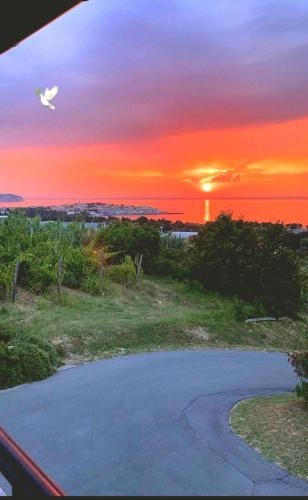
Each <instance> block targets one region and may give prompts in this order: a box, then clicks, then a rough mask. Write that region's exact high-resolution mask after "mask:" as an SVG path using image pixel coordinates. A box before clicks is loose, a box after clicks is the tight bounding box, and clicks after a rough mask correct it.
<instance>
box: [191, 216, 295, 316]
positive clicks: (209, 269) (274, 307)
mask: <svg viewBox="0 0 308 500" xmlns="http://www.w3.org/2000/svg"><path fill="white" fill-rule="evenodd" d="M286 232H287V231H286V229H285V228H284V227H283V226H282V225H279V224H277V225H275V224H257V223H253V222H245V221H243V220H232V216H231V214H229V213H222V214H220V215H219V217H218V218H217V219H216V220H215V221H214V222H210V223H207V224H205V225H204V227H203V229H201V231H200V232H199V234H198V236H197V237H196V238H195V239H194V241H193V259H192V260H193V264H192V270H193V271H192V272H193V275H194V277H195V278H196V279H198V280H200V281H201V282H202V283H203V286H204V287H205V288H206V289H208V290H213V291H217V292H220V293H223V294H227V295H237V296H238V297H239V298H241V299H244V300H247V301H252V302H254V301H256V300H257V301H259V302H260V303H262V304H263V305H264V306H265V308H266V310H267V311H268V312H269V313H272V314H275V315H282V314H287V315H294V314H296V312H297V311H298V310H299V308H300V306H301V301H302V292H303V283H302V278H301V274H300V265H299V259H298V257H297V255H296V253H295V251H294V250H292V249H291V248H290V246H291V244H290V240H289V237H288V233H287V234H285V233H286Z"/></svg>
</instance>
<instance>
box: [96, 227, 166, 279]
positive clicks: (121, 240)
mask: <svg viewBox="0 0 308 500" xmlns="http://www.w3.org/2000/svg"><path fill="white" fill-rule="evenodd" d="M102 239H104V242H105V244H106V245H108V247H110V249H111V251H112V252H118V255H116V256H115V257H114V262H115V264H118V263H121V260H122V259H123V256H124V255H129V256H130V257H131V258H132V259H135V257H136V255H143V261H142V267H143V269H144V271H145V272H153V270H155V258H156V257H157V256H158V254H159V248H160V234H159V231H158V229H156V228H154V227H152V226H151V225H149V224H141V225H140V224H136V223H131V222H126V221H125V222H114V223H112V224H110V225H109V226H108V228H107V229H106V230H104V232H103V233H102Z"/></svg>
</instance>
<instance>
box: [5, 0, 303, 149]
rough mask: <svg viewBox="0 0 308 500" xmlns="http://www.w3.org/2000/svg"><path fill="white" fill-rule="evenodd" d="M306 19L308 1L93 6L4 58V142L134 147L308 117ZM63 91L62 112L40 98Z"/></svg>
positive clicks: (179, 0) (171, 0)
mask: <svg viewBox="0 0 308 500" xmlns="http://www.w3.org/2000/svg"><path fill="white" fill-rule="evenodd" d="M282 1H283V8H282V7H281V4H282ZM235 4H236V7H235ZM307 20H308V3H307V2H303V1H302V0H292V1H291V0H289V1H287V0H271V1H268V0H266V1H265V0H262V1H261V0H232V2H230V1H229V0H227V1H226V0H208V1H207V2H202V1H200V0H168V1H165V0H131V1H130V2H129V3H128V2H126V1H125V0H115V1H114V2H101V1H96V2H92V1H91V2H84V3H83V4H81V6H79V7H77V8H76V9H73V10H72V11H70V12H68V13H67V14H66V15H64V16H63V17H61V18H60V19H59V20H57V21H55V22H54V23H51V24H50V25H48V26H47V27H45V28H44V29H42V30H40V31H39V32H38V33H36V34H35V35H34V36H32V37H30V38H28V39H27V40H26V41H25V42H23V43H22V44H20V45H19V46H18V47H16V48H14V49H13V50H12V51H10V52H8V53H6V54H4V55H2V56H1V58H0V110H1V122H0V146H2V147H8V146H9V145H13V146H14V145H19V146H27V145H29V146H33V145H44V146H45V145H48V146H58V145H74V144H90V143H97V142H105V143H106V142H110V143H112V142H119V141H123V142H125V141H135V140H140V139H146V138H153V137H161V136H165V135H169V134H176V133H181V132H192V131H197V130H213V129H224V128H230V127H231V128H232V127H243V126H247V125H252V124H266V123H271V122H282V121H285V120H290V119H295V118H298V117H302V116H305V115H308V66H307V64H306V61H307V58H308V29H307V26H308V24H307V22H306V21H307ZM289 28H290V29H289ZM54 84H56V85H58V86H59V88H60V91H59V94H58V96H57V98H56V99H57V109H56V111H55V113H53V114H52V113H50V112H49V110H46V109H44V108H43V107H42V106H40V103H39V101H38V99H37V97H36V96H35V94H34V90H35V88H36V87H44V86H51V85H54Z"/></svg>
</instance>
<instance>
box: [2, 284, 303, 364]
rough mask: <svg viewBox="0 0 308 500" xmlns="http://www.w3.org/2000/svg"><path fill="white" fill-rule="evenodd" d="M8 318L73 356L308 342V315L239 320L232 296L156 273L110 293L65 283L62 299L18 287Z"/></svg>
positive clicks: (290, 346)
mask: <svg viewBox="0 0 308 500" xmlns="http://www.w3.org/2000/svg"><path fill="white" fill-rule="evenodd" d="M1 311H2V312H1ZM0 323H4V324H10V325H11V328H12V329H13V330H14V331H16V332H17V333H18V332H19V333H18V334H20V335H22V332H23V331H27V332H29V333H32V334H35V335H42V336H43V337H44V338H45V339H47V340H50V341H51V342H53V343H54V344H55V345H57V347H58V350H59V352H60V353H61V354H62V356H63V358H64V362H66V363H76V362H78V361H83V360H91V359H96V358H99V357H105V356H113V355H117V354H123V353H125V352H137V351H148V350H156V349H179V348H198V347H200V348H207V347H214V348H218V347H222V348H224V347H232V348H234V347H242V348H250V349H259V348H261V349H267V350H271V349H275V350H282V351H289V350H292V349H301V348H304V347H305V346H306V348H307V344H308V315H303V316H302V317H301V318H300V319H298V320H297V321H292V320H290V319H285V320H282V321H277V322H268V323H255V324H249V325H246V324H245V323H244V321H237V320H236V314H235V308H234V301H233V300H232V299H228V298H222V297H220V296H219V295H216V294H213V293H204V292H202V291H199V290H194V289H191V288H188V287H186V286H185V285H183V284H179V283H175V282H167V281H161V280H154V279H149V278H144V279H143V281H142V284H141V286H140V288H139V289H135V288H126V287H125V286H121V285H115V284H113V285H108V286H106V291H105V292H104V294H103V295H102V296H92V295H88V294H85V293H82V292H78V291H73V290H64V291H63V294H62V296H61V298H60V300H58V299H57V296H56V295H55V294H52V293H49V294H46V295H45V296H40V297H38V296H35V295H32V294H30V293H29V292H26V291H24V290H18V294H17V302H16V304H15V305H12V304H5V305H4V306H2V309H0Z"/></svg>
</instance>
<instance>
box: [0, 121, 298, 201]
mask: <svg viewBox="0 0 308 500" xmlns="http://www.w3.org/2000/svg"><path fill="white" fill-rule="evenodd" d="M307 137H308V118H306V119H301V120H295V121H290V122H287V123H282V124H272V125H267V126H255V127H242V128H239V129H227V130H226V129H225V130H214V131H205V132H194V133H186V134H176V135H170V136H166V137H162V138H160V139H152V140H144V141H134V142H120V143H112V144H109V145H100V144H91V145H89V146H74V147H58V148H48V147H45V148H40V147H35V148H29V147H27V148H16V149H14V148H8V149H2V150H1V152H0V164H1V166H0V173H1V191H2V192H6V191H12V190H13V191H14V192H16V193H21V194H22V195H24V196H35V195H37V193H40V196H55V195H56V196H113V195H117V196H140V195H142V196H151V195H157V194H159V195H161V196H199V195H200V194H201V193H202V192H203V190H202V185H203V184H204V183H205V184H207V185H209V186H210V189H211V193H212V195H213V196H292V195H302V196H303V195H307V196H308V141H307ZM34 185H35V192H34V189H33V186H34Z"/></svg>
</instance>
